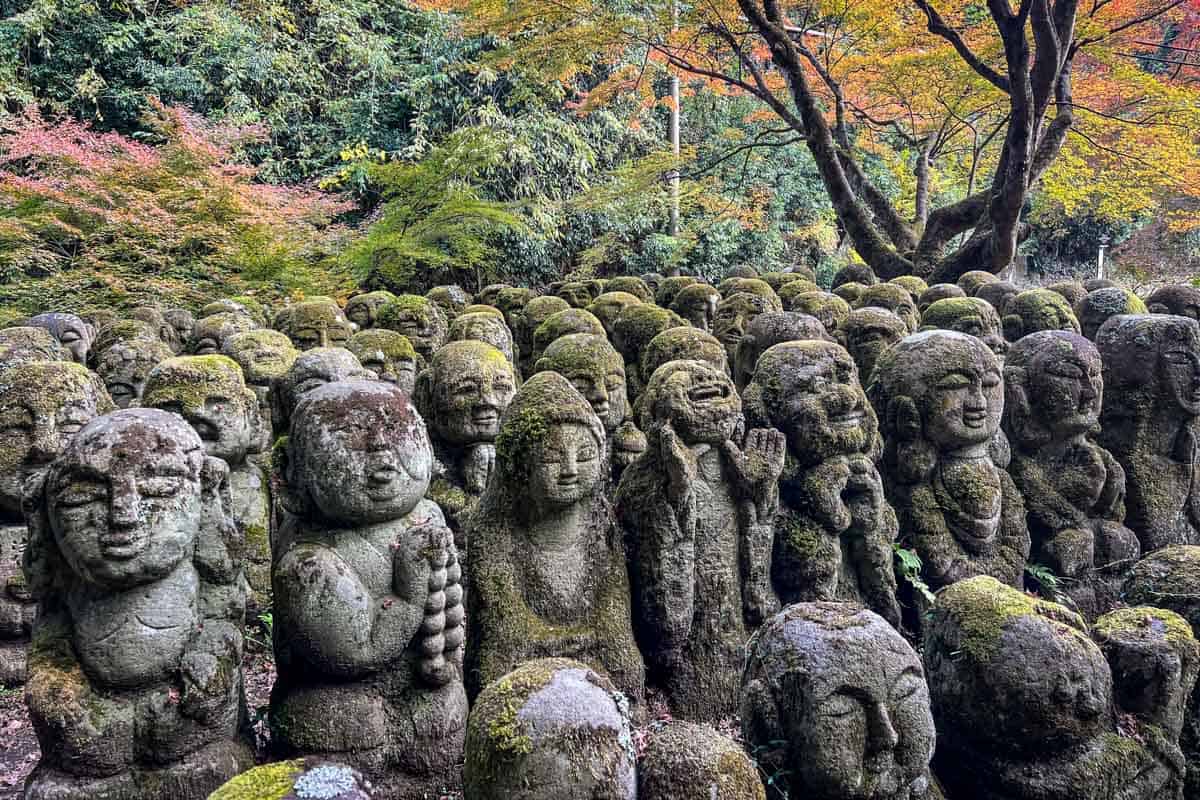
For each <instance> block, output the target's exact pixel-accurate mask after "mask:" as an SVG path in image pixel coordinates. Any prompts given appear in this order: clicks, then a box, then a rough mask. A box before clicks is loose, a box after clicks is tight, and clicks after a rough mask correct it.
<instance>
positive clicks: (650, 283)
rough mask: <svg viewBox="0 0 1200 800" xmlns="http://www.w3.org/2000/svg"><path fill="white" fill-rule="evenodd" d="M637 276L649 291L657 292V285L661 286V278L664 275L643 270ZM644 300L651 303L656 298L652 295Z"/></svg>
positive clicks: (662, 278)
mask: <svg viewBox="0 0 1200 800" xmlns="http://www.w3.org/2000/svg"><path fill="white" fill-rule="evenodd" d="M639 277H641V279H642V282H643V283H645V284H646V288H647V289H649V290H650V291H651V292H657V291H658V287H659V286H662V282H663V280H665V278H664V276H662V275H660V274H659V273H657V272H643V273H642V274H641V275H640V276H639ZM646 302H647V303H653V302H656V300H655V299H654V298H653V297H651V298H650V299H649V300H647V301H646Z"/></svg>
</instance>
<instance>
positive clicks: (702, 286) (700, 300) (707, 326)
mask: <svg viewBox="0 0 1200 800" xmlns="http://www.w3.org/2000/svg"><path fill="white" fill-rule="evenodd" d="M720 302H721V293H720V292H719V291H717V288H716V287H715V286H709V285H708V284H707V283H692V284H688V285H687V286H685V287H683V288H682V289H680V290H679V292H678V293H677V294H676V295H675V299H674V300H672V301H671V310H672V311H674V312H675V313H676V314H678V315H679V316H681V317H683V318H684V319H685V320H687V321H688V324H689V325H691V326H692V327H693V328H698V329H699V330H702V331H705V332H711V331H712V326H713V319H714V318H715V317H716V316H717V306H718V305H719V304H720Z"/></svg>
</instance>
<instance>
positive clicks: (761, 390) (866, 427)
mask: <svg viewBox="0 0 1200 800" xmlns="http://www.w3.org/2000/svg"><path fill="white" fill-rule="evenodd" d="M744 401H745V405H746V415H747V418H748V420H749V421H750V422H751V423H752V424H753V425H755V426H756V427H771V428H776V429H778V430H780V431H783V433H784V434H785V435H786V436H787V440H788V448H789V450H790V451H791V454H792V457H793V458H794V459H796V460H797V461H798V462H799V463H800V464H802V465H809V464H818V463H820V462H822V461H824V460H826V459H828V458H831V457H833V456H838V455H851V454H854V453H866V452H869V451H871V450H872V448H874V447H875V445H876V438H877V437H878V435H879V424H878V422H877V421H876V419H875V412H874V411H873V410H872V409H871V406H870V404H869V403H868V402H867V396H866V394H865V393H864V392H863V388H862V385H861V384H860V383H859V380H858V370H857V369H856V368H855V366H854V361H853V359H851V358H850V354H849V353H847V352H846V351H845V350H844V349H843V348H842V346H841V345H838V344H834V343H833V342H825V341H817V340H809V341H802V342H784V343H782V344H777V345H774V346H773V347H771V348H769V349H768V350H767V351H766V352H765V353H763V354H762V356H761V357H759V359H758V367H757V369H756V370H755V371H754V379H753V380H752V381H751V382H750V385H749V386H747V387H746V391H745V394H744Z"/></svg>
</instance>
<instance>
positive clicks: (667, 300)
mask: <svg viewBox="0 0 1200 800" xmlns="http://www.w3.org/2000/svg"><path fill="white" fill-rule="evenodd" d="M700 282H701V281H700V279H699V278H697V277H695V276H693V275H672V276H670V277H667V278H663V280H662V282H661V283H659V285H658V288H657V289H655V290H654V304H655V305H657V306H660V307H662V308H670V307H671V304H672V303H674V302H675V298H676V297H677V296H678V295H679V293H680V292H681V291H682V290H683V287H685V286H691V285H692V284H693V283H700Z"/></svg>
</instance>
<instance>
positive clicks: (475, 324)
mask: <svg viewBox="0 0 1200 800" xmlns="http://www.w3.org/2000/svg"><path fill="white" fill-rule="evenodd" d="M446 341H448V342H463V341H476V342H483V343H485V344H490V345H491V346H492V347H494V348H496V349H497V350H499V351H500V352H501V353H503V354H504V357H505V358H507V359H508V363H510V364H512V365H513V368H514V369H516V366H517V353H516V347H515V345H514V343H513V335H512V331H510V330H509V329H508V326H507V325H505V324H504V320H502V319H497V318H496V317H494V316H492V315H491V314H478V313H473V314H460V315H458V316H457V317H455V319H454V321H453V322H451V323H450V332H449V333H448V334H447V336H446Z"/></svg>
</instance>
